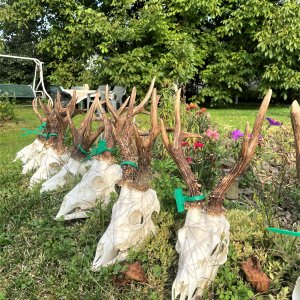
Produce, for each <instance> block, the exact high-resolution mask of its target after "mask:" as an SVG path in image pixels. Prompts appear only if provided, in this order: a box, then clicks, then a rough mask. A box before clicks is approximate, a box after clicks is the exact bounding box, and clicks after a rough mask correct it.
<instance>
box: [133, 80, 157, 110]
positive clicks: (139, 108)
mask: <svg viewBox="0 0 300 300" xmlns="http://www.w3.org/2000/svg"><path fill="white" fill-rule="evenodd" d="M154 83H155V77H153V79H152V82H151V85H150V87H149V90H148V92H147V94H146V96H145V98H144V99H143V100H142V101H141V103H140V104H139V105H138V106H136V107H135V108H134V110H133V115H134V116H135V115H137V114H139V113H140V112H142V111H143V109H144V106H145V105H146V104H147V102H148V100H149V99H150V97H151V94H152V91H153V88H154Z"/></svg>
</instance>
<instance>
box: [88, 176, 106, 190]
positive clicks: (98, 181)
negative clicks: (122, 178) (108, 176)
mask: <svg viewBox="0 0 300 300" xmlns="http://www.w3.org/2000/svg"><path fill="white" fill-rule="evenodd" d="M104 185H105V181H104V179H103V177H102V176H95V177H94V178H93V179H92V180H91V187H92V189H93V190H96V191H101V190H102V189H103V187H104Z"/></svg>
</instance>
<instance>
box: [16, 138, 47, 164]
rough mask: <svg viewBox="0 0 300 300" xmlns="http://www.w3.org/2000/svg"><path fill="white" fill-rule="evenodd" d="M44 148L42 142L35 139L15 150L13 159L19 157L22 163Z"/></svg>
mask: <svg viewBox="0 0 300 300" xmlns="http://www.w3.org/2000/svg"><path fill="white" fill-rule="evenodd" d="M43 148H44V144H43V143H42V142H41V141H40V140H39V139H35V140H34V141H33V142H32V143H31V144H30V145H28V146H26V147H24V148H22V149H21V150H20V151H18V152H17V154H16V158H15V161H16V160H18V159H20V160H21V161H22V163H23V164H25V163H26V162H28V161H29V160H31V159H32V158H33V157H35V156H36V154H38V153H39V152H41V151H42V150H43Z"/></svg>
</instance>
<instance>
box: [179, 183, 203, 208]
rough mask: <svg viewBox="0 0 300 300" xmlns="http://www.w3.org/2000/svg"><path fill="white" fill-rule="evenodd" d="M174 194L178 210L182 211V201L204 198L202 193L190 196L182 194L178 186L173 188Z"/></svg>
mask: <svg viewBox="0 0 300 300" xmlns="http://www.w3.org/2000/svg"><path fill="white" fill-rule="evenodd" d="M174 194H175V200H176V205H177V211H178V212H184V203H185V202H193V201H201V200H205V196H204V195H198V196H192V197H189V196H184V195H183V192H182V189H180V188H177V189H175V192H174Z"/></svg>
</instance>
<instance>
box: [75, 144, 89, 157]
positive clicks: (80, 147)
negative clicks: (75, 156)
mask: <svg viewBox="0 0 300 300" xmlns="http://www.w3.org/2000/svg"><path fill="white" fill-rule="evenodd" d="M77 149H78V150H79V151H80V152H81V153H83V154H86V155H88V154H89V152H88V151H85V150H84V149H83V148H82V146H81V145H80V144H78V145H77Z"/></svg>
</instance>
